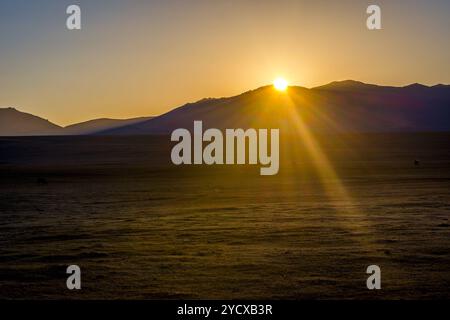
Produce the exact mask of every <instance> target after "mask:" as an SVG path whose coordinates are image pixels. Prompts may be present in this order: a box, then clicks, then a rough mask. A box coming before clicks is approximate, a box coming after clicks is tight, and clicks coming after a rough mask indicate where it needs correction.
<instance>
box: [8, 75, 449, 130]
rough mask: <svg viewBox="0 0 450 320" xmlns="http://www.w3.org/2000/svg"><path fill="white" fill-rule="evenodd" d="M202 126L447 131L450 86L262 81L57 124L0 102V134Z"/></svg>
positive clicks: (347, 81) (348, 81) (220, 127)
mask: <svg viewBox="0 0 450 320" xmlns="http://www.w3.org/2000/svg"><path fill="white" fill-rule="evenodd" d="M195 120H202V121H203V126H204V128H219V129H225V128H243V129H246V128H279V129H280V130H282V132H286V133H296V132H298V130H299V129H300V128H301V126H304V127H306V128H308V129H309V130H311V131H318V132H414V131H450V86H449V85H444V84H438V85H435V86H425V85H422V84H418V83H414V84H411V85H407V86H404V87H393V86H379V85H374V84H366V83H363V82H359V81H353V80H346V81H334V82H331V83H329V84H326V85H323V86H319V87H315V88H311V89H308V88H304V87H298V86H291V87H289V88H288V90H287V91H286V92H279V91H276V90H275V89H274V88H273V86H264V87H261V88H258V89H255V90H251V91H247V92H245V93H242V94H240V95H237V96H233V97H226V98H207V99H202V100H200V101H197V102H194V103H187V104H185V105H183V106H181V107H179V108H176V109H173V110H171V111H169V112H167V113H165V114H163V115H160V116H157V117H142V118H133V119H126V120H116V119H95V120H90V121H86V122H82V123H78V124H74V125H70V126H67V127H65V128H62V127H60V126H58V125H55V124H53V123H51V122H49V121H48V120H44V119H42V118H39V117H37V116H33V115H31V114H28V113H23V112H20V111H18V110H16V109H14V108H3V109H2V108H0V136H24V135H89V134H98V135H148V134H169V133H171V132H172V131H173V130H175V129H177V128H187V129H192V126H193V122H194V121H195Z"/></svg>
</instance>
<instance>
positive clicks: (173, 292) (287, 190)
mask: <svg viewBox="0 0 450 320" xmlns="http://www.w3.org/2000/svg"><path fill="white" fill-rule="evenodd" d="M449 138H450V134H449V133H417V134H411V133H408V134H349V135H334V136H319V137H317V139H318V142H319V145H320V146H321V149H322V150H323V153H324V154H325V155H326V156H327V158H328V160H329V164H331V167H332V168H333V170H334V173H335V174H326V175H323V174H320V170H318V169H317V168H318V167H319V168H320V166H321V164H320V163H317V161H316V160H315V159H311V157H310V156H309V153H308V148H307V147H306V146H305V145H304V144H303V143H302V141H301V139H290V140H289V143H285V145H282V146H281V165H280V172H279V174H278V175H276V176H260V175H259V171H258V170H259V166H232V167H223V166H222V167H220V166H190V167H175V166H174V165H172V164H171V163H170V148H171V144H170V142H169V137H165V136H140V137H132V136H128V137H21V138H0V177H1V179H0V216H1V219H0V298H2V299H23V298H37V299H72V298H77V299H80V298H81V299H101V298H106V299H116V298H124V299H134V298H139V299H173V298H193V299H199V298H205V299H215V298H225V299H227V298H235V299H239V298H245V299H247V298H251V299H260V298H274V299H306V298H309V299H339V298H343V299H365V298H367V299H430V298H449V297H450V220H449V219H450V193H449V189H450V148H449V147H450V145H449V141H450V139H449ZM281 139H282V141H283V137H281ZM285 141H286V140H285ZM416 159H417V160H419V162H420V163H419V165H415V164H414V160H416ZM70 264H77V265H79V266H80V267H81V270H82V290H80V291H76V292H75V291H69V290H67V289H66V287H65V280H66V274H65V270H66V267H67V266H68V265H70ZM371 264H377V265H379V266H380V267H381V270H382V290H380V291H369V290H367V288H366V283H365V282H366V278H367V275H366V273H365V271H366V268H367V266H368V265H371Z"/></svg>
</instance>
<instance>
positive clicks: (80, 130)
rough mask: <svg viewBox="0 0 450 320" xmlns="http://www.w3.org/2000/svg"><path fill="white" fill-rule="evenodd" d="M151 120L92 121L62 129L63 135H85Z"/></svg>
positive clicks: (143, 118)
mask: <svg viewBox="0 0 450 320" xmlns="http://www.w3.org/2000/svg"><path fill="white" fill-rule="evenodd" d="M152 118H153V117H140V118H133V119H106V118H103V119H94V120H89V121H86V122H81V123H76V124H73V125H70V126H67V127H64V129H63V133H64V134H65V135H87V134H92V133H95V132H98V131H104V130H108V129H114V128H118V127H123V126H126V125H131V124H136V123H139V122H143V121H146V120H150V119H152Z"/></svg>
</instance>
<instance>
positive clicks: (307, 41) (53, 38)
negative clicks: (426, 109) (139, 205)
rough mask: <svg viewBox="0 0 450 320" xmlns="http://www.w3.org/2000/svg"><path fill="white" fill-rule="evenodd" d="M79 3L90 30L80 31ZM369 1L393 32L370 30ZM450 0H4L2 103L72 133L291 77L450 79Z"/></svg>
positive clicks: (0, 2)
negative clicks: (88, 123)
mask: <svg viewBox="0 0 450 320" xmlns="http://www.w3.org/2000/svg"><path fill="white" fill-rule="evenodd" d="M69 4H79V5H80V6H81V9H82V23H83V29H82V30H81V31H68V30H67V29H66V26H65V21H66V18H67V15H66V13H65V11H66V7H67V6H68V5H69ZM369 4H378V5H380V6H381V9H382V24H383V30H380V31H369V30H367V28H366V26H365V24H366V18H367V14H366V13H365V11H366V8H367V6H368V5H369ZM449 30H450V1H448V0H434V1H431V0H428V1H425V0H423V1H415V0H395V1H392V0H391V1H381V0H377V1H356V0H355V1H346V0H344V1H328V0H327V1H321V0H318V1H309V0H308V1H302V0H292V1H288V0H277V1H268V0H267V1H265V0H240V1H233V0H223V1H222V0H176V1H175V0H159V1H143V0H127V1H123V0H89V1H75V0H72V1H70V0H0V106H14V107H17V108H18V109H19V110H21V111H25V112H30V113H33V114H36V115H39V116H41V117H44V118H46V119H49V120H51V121H52V122H54V123H57V124H60V125H67V124H70V123H75V122H79V121H84V120H88V119H92V118H99V117H110V118H128V117H135V116H149V115H157V114H161V113H163V112H165V111H168V110H170V109H172V108H174V107H177V106H179V105H182V104H184V103H186V102H192V101H196V100H199V99H201V98H204V97H221V96H231V95H235V94H239V93H241V92H244V91H247V90H250V89H254V88H256V87H259V86H262V85H266V84H269V83H271V82H272V80H273V79H274V78H275V77H276V76H284V77H285V78H287V79H288V81H289V82H290V84H292V85H300V86H305V87H313V86H317V85H322V84H325V83H328V82H331V81H334V80H344V79H355V80H360V81H364V82H369V83H376V84H386V85H405V84H410V83H413V82H420V83H424V84H429V85H433V84H437V83H450V61H449V52H450V42H449V40H448V39H449Z"/></svg>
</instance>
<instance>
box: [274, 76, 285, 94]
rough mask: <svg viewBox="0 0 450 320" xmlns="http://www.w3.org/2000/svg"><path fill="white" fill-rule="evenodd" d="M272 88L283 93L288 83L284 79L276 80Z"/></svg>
mask: <svg viewBox="0 0 450 320" xmlns="http://www.w3.org/2000/svg"><path fill="white" fill-rule="evenodd" d="M273 86H274V87H275V89H277V90H278V91H284V90H286V88H287V86H288V82H287V81H286V80H285V79H283V78H276V79H275V80H274V81H273Z"/></svg>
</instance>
